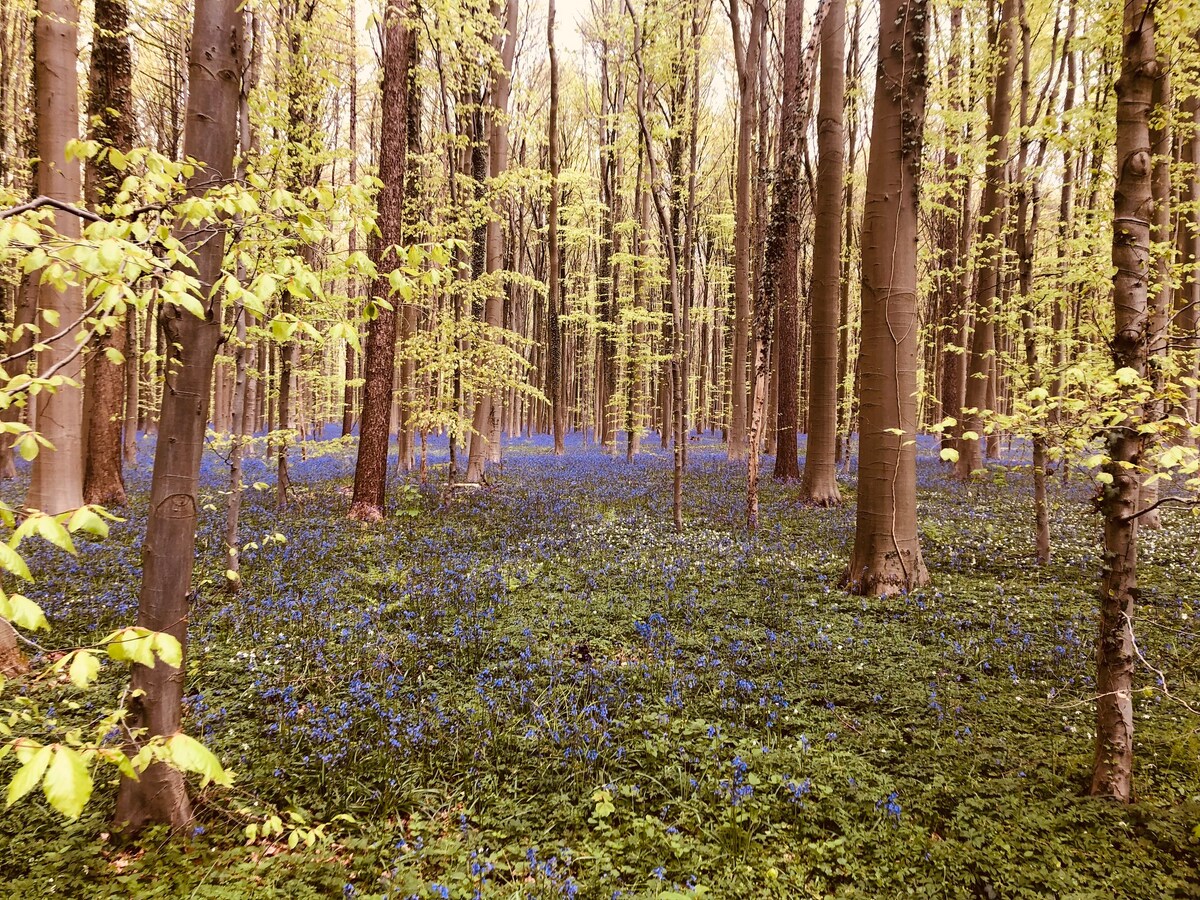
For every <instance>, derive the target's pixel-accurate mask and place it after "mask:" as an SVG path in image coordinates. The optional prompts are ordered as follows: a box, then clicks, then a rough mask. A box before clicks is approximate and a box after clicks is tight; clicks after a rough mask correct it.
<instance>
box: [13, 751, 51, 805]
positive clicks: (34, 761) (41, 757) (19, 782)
mask: <svg viewBox="0 0 1200 900" xmlns="http://www.w3.org/2000/svg"><path fill="white" fill-rule="evenodd" d="M50 752H51V751H50V748H49V747H40V748H39V749H38V750H37V751H36V752H35V753H34V754H33V756H31V757H29V760H28V761H27V762H26V763H25V765H23V766H21V768H19V769H17V774H16V775H14V776H13V780H12V781H10V782H9V783H8V803H7V804H6V805H8V806H12V805H13V804H14V803H16V802H17V801H18V800H20V799H21V798H22V797H24V796H25V795H26V794H28V793H29V792H30V791H32V790H33V789H34V788H35V787H37V786H38V782H40V781H41V780H42V775H43V774H44V773H45V771H46V766H47V765H48V764H49V762H50Z"/></svg>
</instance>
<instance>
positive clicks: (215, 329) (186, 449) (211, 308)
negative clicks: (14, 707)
mask: <svg viewBox="0 0 1200 900" xmlns="http://www.w3.org/2000/svg"><path fill="white" fill-rule="evenodd" d="M240 42H241V15H240V13H239V11H238V3H237V2H236V0H197V2H196V13H195V22H194V26H193V32H192V41H191V50H190V54H189V60H188V70H189V74H190V80H189V85H190V87H189V94H188V107H187V123H186V127H185V134H184V152H185V153H186V154H187V155H188V156H190V157H193V158H195V159H200V160H204V161H205V165H204V166H201V167H197V169H196V172H195V174H194V175H193V176H192V180H191V181H192V186H193V189H194V190H200V189H201V188H200V186H201V185H206V184H208V183H210V182H212V181H219V180H224V179H228V178H230V177H232V175H233V154H234V148H235V146H236V144H237V113H238V94H239V84H240V80H241V78H240V75H241V66H240V47H239V45H240ZM214 230H215V234H214ZM181 237H182V239H183V240H184V242H185V244H186V245H187V246H188V247H189V248H190V250H191V253H192V260H193V262H194V263H195V265H196V278H197V280H198V282H199V285H200V299H201V302H202V303H204V304H205V305H206V315H205V316H204V318H200V317H197V316H195V315H193V314H192V313H189V312H186V311H184V310H182V309H179V308H178V307H175V306H164V308H163V310H162V319H163V327H164V329H165V330H166V331H167V332H168V334H169V336H170V339H171V343H172V345H173V347H174V348H175V349H174V350H173V357H174V358H173V360H172V364H171V366H170V374H169V377H168V379H167V383H166V385H165V389H164V391H163V401H162V413H161V418H160V424H159V440H158V443H157V446H156V449H155V457H154V475H153V477H152V480H151V486H150V511H149V514H148V520H147V523H146V538H145V540H144V541H143V544H142V587H141V593H140V595H139V597H138V618H137V624H138V625H140V626H142V627H144V628H149V629H151V630H152V631H165V632H167V633H169V634H171V635H173V636H174V637H175V638H176V639H178V640H179V642H180V644H181V645H182V646H183V648H184V652H185V662H184V664H183V666H182V667H181V668H179V669H175V668H172V667H171V666H168V665H167V664H166V663H165V662H163V661H162V660H159V661H158V662H157V665H155V666H154V667H153V668H147V667H145V666H142V665H134V667H133V677H132V682H131V688H132V690H131V692H130V699H129V701H128V707H127V715H126V719H125V723H126V725H127V726H128V727H129V729H130V732H131V733H138V732H139V730H140V729H144V732H142V733H144V734H145V736H148V737H153V736H156V735H164V736H165V735H171V734H174V733H175V732H177V731H178V730H179V728H180V724H181V714H182V701H183V678H184V672H185V671H186V666H187V663H186V650H187V622H188V612H189V605H190V599H191V588H192V585H191V581H192V567H193V565H194V563H195V551H196V521H197V508H198V503H197V496H196V495H197V491H198V489H199V481H200V455H201V452H202V451H203V449H204V433H205V426H206V425H207V423H208V403H209V391H210V388H211V383H212V372H213V361H214V359H215V357H216V351H217V344H218V342H219V340H220V336H221V327H220V325H221V299H220V293H219V292H214V291H213V285H214V284H215V283H216V281H217V280H218V278H220V275H221V265H222V260H223V256H224V239H223V228H221V227H220V226H217V227H215V229H214V226H212V225H208V226H206V227H205V228H203V229H202V230H199V231H194V232H187V233H184V234H183V235H181ZM191 817H192V810H191V804H190V802H189V800H188V796H187V790H186V788H185V785H184V781H183V776H182V774H180V772H179V770H177V769H174V768H172V767H170V766H168V765H166V764H163V763H156V764H154V765H152V766H150V767H149V768H148V769H147V770H146V771H145V772H143V773H142V775H141V777H140V778H139V779H137V780H134V779H130V778H125V779H122V781H121V787H120V791H119V793H118V795H117V809H116V816H115V818H116V822H117V823H118V825H119V826H120V827H123V828H126V829H129V830H132V831H137V830H140V829H141V828H142V827H143V826H145V825H147V824H149V823H152V822H157V823H164V824H167V825H170V826H172V827H173V828H181V827H183V826H184V825H186V824H187V823H188V821H189V820H190V819H191Z"/></svg>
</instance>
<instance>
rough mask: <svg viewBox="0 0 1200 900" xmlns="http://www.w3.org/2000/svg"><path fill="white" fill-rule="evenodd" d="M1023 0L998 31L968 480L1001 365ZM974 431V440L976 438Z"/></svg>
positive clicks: (1007, 4)
mask: <svg viewBox="0 0 1200 900" xmlns="http://www.w3.org/2000/svg"><path fill="white" fill-rule="evenodd" d="M1017 7H1018V0H1004V7H1003V10H1002V11H1001V13H1000V27H999V28H998V30H997V31H996V45H995V46H996V53H997V54H998V55H999V67H1000V68H999V71H998V72H997V73H996V84H995V88H994V90H993V92H992V106H991V118H990V120H989V123H988V132H987V141H988V155H987V164H986V176H985V181H984V185H983V201H982V204H981V206H980V208H979V219H980V233H979V245H980V246H979V263H978V273H977V275H976V282H975V328H974V330H973V332H972V334H971V357H970V361H969V366H968V369H967V388H966V401H965V402H966V407H965V409H964V410H963V420H964V427H963V435H965V436H960V440H959V457H958V466H957V468H956V469H955V474H956V475H957V476H958V477H959V478H969V477H970V476H971V473H972V472H975V471H977V470H979V469H982V468H983V467H984V457H983V453H984V446H983V441H982V440H981V438H980V435H982V434H983V431H984V417H985V415H986V414H987V412H989V409H988V406H989V404H988V390H989V387H990V382H991V373H992V370H993V368H994V366H995V363H996V329H995V317H996V313H997V297H998V294H999V289H1000V281H1001V274H1002V272H1003V269H1004V206H1005V201H1004V189H1005V182H1006V178H1005V172H1006V169H1007V166H1008V131H1009V126H1010V124H1011V122H1012V86H1013V77H1014V75H1015V73H1016V66H1017V56H1018V54H1019V52H1020V42H1019V41H1018V40H1017V20H1018V17H1017ZM971 435H974V438H972V437H971Z"/></svg>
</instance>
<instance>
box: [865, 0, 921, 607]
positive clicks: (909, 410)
mask: <svg viewBox="0 0 1200 900" xmlns="http://www.w3.org/2000/svg"><path fill="white" fill-rule="evenodd" d="M928 15H929V4H928V3H927V2H926V0H883V2H881V4H880V14H879V18H880V26H879V63H878V66H877V69H876V78H875V108H874V112H873V115H872V128H871V155H870V159H869V161H868V164H867V189H866V201H865V208H864V212H863V230H862V349H861V351H860V354H861V355H860V366H861V381H860V386H859V409H860V416H861V426H860V428H861V437H860V440H859V445H860V446H859V464H858V514H857V521H856V526H855V532H854V550H853V552H852V554H851V557H850V566H849V570H848V571H847V574H846V582H847V585H848V586H849V588H850V589H851V590H853V591H854V592H855V593H859V594H870V595H878V596H883V595H890V594H895V593H899V592H902V591H909V590H913V589H914V588H917V587H920V586H921V585H924V584H926V583H927V582H928V581H929V573H928V572H927V571H926V570H925V562H924V560H923V559H922V556H921V543H920V537H919V534H918V532H917V497H916V493H917V473H916V437H917V402H916V393H917V330H918V322H917V207H918V192H919V185H920V165H921V138H922V133H921V129H922V126H923V124H924V118H925V85H926V81H925V69H926V64H927V58H926V53H927V44H926V35H927V33H928Z"/></svg>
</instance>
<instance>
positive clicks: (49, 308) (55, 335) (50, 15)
mask: <svg viewBox="0 0 1200 900" xmlns="http://www.w3.org/2000/svg"><path fill="white" fill-rule="evenodd" d="M78 32H79V8H78V7H77V6H76V5H75V3H74V2H72V0H39V3H38V17H37V23H36V25H35V30H34V59H35V64H36V67H37V150H38V158H39V163H38V169H37V179H38V193H40V194H41V195H42V196H44V197H50V198H53V199H55V200H59V201H62V202H64V203H69V204H77V203H79V202H80V200H81V199H82V193H83V191H82V184H81V176H80V166H79V160H78V158H77V157H75V156H74V155H69V153H68V145H69V144H70V143H71V142H72V141H76V140H78V139H79V85H78V79H77V78H76V75H75V62H76V57H77V55H78V52H79V51H78V47H77V42H78ZM54 227H55V230H56V231H57V232H58V233H59V234H60V235H61V236H62V237H63V238H65V239H66V240H68V241H78V240H79V238H80V234H81V227H80V221H79V219H78V217H77V216H75V215H74V214H72V213H69V212H65V211H63V210H61V209H59V210H56V211H55V213H54ZM38 308H39V310H40V312H41V322H40V325H41V334H40V341H41V342H42V343H45V344H47V345H48V349H46V350H44V351H43V352H41V353H40V354H38V371H39V373H40V374H41V375H42V376H43V377H52V376H53V377H55V378H56V380H58V382H59V384H58V387H57V389H56V390H55V391H54V392H53V393H50V392H48V391H43V392H41V393H40V394H38V397H37V427H38V431H40V432H41V435H42V437H43V438H45V440H46V441H48V442H49V443H50V445H51V446H52V447H53V448H54V449H53V450H52V451H43V452H42V453H39V454H38V456H37V458H36V459H35V460H34V464H33V477H32V480H31V481H30V484H29V494H28V496H27V497H26V499H25V505H26V506H28V507H29V508H31V509H40V510H41V511H42V512H46V513H51V514H54V513H60V512H65V511H66V510H68V509H75V508H76V507H79V506H82V505H83V442H82V435H83V395H82V392H81V390H80V387H79V379H80V374H81V372H82V369H83V366H82V357H81V353H80V348H79V347H77V346H76V345H75V344H74V342H73V340H72V339H73V338H74V335H75V323H76V322H77V321H78V320H79V319H81V318H82V317H83V292H82V290H81V289H80V287H79V285H78V284H72V283H69V282H68V283H65V284H62V285H57V284H55V281H54V279H50V278H43V279H42V281H41V283H40V284H39V286H38Z"/></svg>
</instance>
